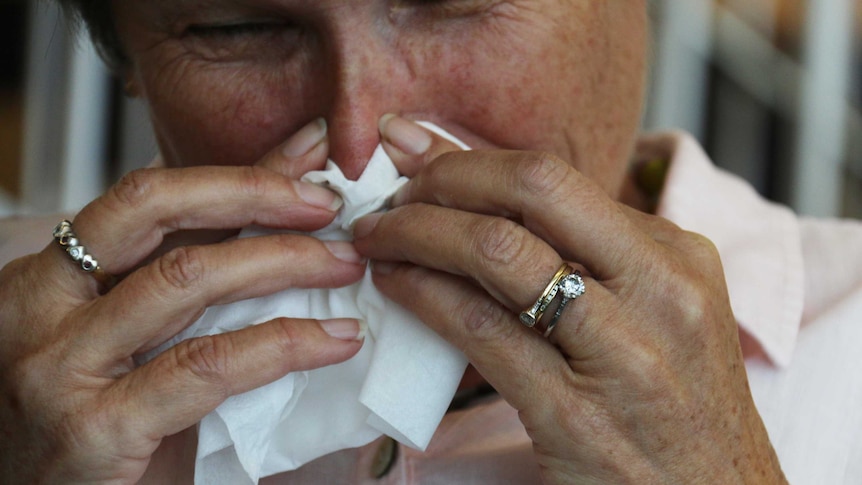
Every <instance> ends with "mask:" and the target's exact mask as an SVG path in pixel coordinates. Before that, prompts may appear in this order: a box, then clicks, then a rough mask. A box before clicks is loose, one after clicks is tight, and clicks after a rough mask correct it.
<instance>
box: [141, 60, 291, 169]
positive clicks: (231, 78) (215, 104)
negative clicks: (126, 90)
mask: <svg viewBox="0 0 862 485" xmlns="http://www.w3.org/2000/svg"><path fill="white" fill-rule="evenodd" d="M200 73H203V74H200ZM257 74H260V73H257ZM285 86H288V85H287V84H285V83H284V82H283V81H282V79H281V78H280V77H279V76H273V75H271V74H267V75H255V73H254V72H253V70H249V69H247V70H245V71H242V70H237V71H236V72H222V73H216V72H206V71H204V70H202V71H199V73H198V75H195V76H194V77H193V78H190V79H182V80H180V81H178V82H175V83H174V85H173V86H168V85H165V84H163V83H160V82H158V81H155V82H154V83H153V91H154V93H153V95H152V96H150V99H149V101H150V105H151V110H152V116H153V124H154V126H155V127H156V131H157V134H158V137H159V140H160V143H161V145H162V146H161V148H162V151H163V152H164V153H163V154H164V156H165V158H166V162H168V163H169V164H170V165H173V166H191V165H250V164H253V163H255V162H256V161H257V160H259V159H260V158H261V157H262V156H263V155H264V154H266V153H267V152H268V151H270V150H271V149H272V148H274V147H275V146H277V145H278V144H280V143H281V142H282V141H284V140H285V139H286V138H287V136H288V135H289V133H291V132H292V131H295V130H296V129H298V128H299V126H298V125H299V124H301V123H302V122H303V121H306V120H304V117H305V111H307V110H306V107H305V106H303V103H301V102H295V101H294V102H292V101H291V100H301V99H304V96H303V92H304V89H303V88H302V87H301V86H298V85H297V84H295V83H294V84H293V86H294V87H293V88H291V89H290V90H287V89H286V88H285Z"/></svg>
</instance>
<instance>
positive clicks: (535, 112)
mask: <svg viewBox="0 0 862 485" xmlns="http://www.w3.org/2000/svg"><path fill="white" fill-rule="evenodd" d="M497 50H498V49H494V48H489V47H488V46H479V47H470V48H465V49H453V50H451V51H449V53H446V54H442V55H440V56H438V57H437V58H435V59H434V61H435V62H434V63H430V64H428V65H426V66H424V67H423V71H424V72H427V78H426V79H432V80H433V81H432V82H429V83H426V85H428V86H431V87H432V88H431V90H432V94H430V95H429V99H434V100H435V104H436V106H437V107H438V108H439V107H441V106H443V107H444V108H440V109H443V110H445V112H442V113H438V114H439V115H440V116H441V117H443V118H444V119H448V120H449V121H452V122H456V123H459V124H462V125H464V126H465V127H467V128H468V129H469V130H470V131H471V132H473V133H475V134H477V135H478V136H480V137H483V138H485V139H486V140H488V141H489V142H491V143H492V144H494V145H497V146H500V147H504V148H517V149H536V150H552V149H554V147H555V145H556V142H554V141H553V140H552V138H554V137H553V136H552V133H553V131H554V130H553V127H554V126H557V127H558V126H559V125H558V124H557V121H556V120H559V119H560V116H559V115H560V113H559V112H558V110H561V109H563V106H561V105H562V104H564V102H565V100H566V99H567V98H563V97H562V96H561V93H559V92H558V86H557V83H555V82H551V83H549V82H546V81H547V80H548V79H553V77H544V76H546V74H547V65H544V66H539V65H537V63H538V62H539V61H538V60H537V59H536V58H535V57H534V56H532V55H530V54H529V53H528V52H523V51H519V50H518V49H508V50H507V52H505V53H504V52H497ZM468 53H480V54H478V55H476V54H473V55H469V54H468ZM439 100H445V102H442V103H441V102H440V101H439Z"/></svg>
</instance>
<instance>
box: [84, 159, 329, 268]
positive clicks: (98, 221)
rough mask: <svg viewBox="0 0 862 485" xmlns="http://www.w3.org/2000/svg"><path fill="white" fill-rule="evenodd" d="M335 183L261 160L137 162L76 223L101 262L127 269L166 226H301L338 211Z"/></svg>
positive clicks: (156, 242) (325, 220) (153, 244)
mask: <svg viewBox="0 0 862 485" xmlns="http://www.w3.org/2000/svg"><path fill="white" fill-rule="evenodd" d="M339 205H340V199H339V198H338V197H337V196H336V195H335V194H334V193H333V192H331V191H329V190H326V189H324V188H322V187H317V186H315V185H312V184H307V183H304V182H299V181H295V180H291V179H289V178H287V177H285V176H283V175H280V174H278V173H276V172H273V171H271V170H268V169H265V168H260V167H192V168H182V169H166V170H161V169H151V170H139V171H135V172H132V173H130V174H129V175H127V176H125V177H124V178H123V180H122V181H121V182H120V183H119V184H117V185H115V186H114V187H112V188H111V189H110V190H109V191H108V192H107V193H106V194H105V195H104V196H102V197H100V198H99V199H97V200H95V201H94V202H92V203H91V204H90V205H88V206H87V207H86V208H84V210H83V211H81V213H80V214H79V215H78V217H76V218H75V223H74V227H75V231H76V232H77V234H78V236H79V238H80V240H81V241H83V242H84V243H86V244H87V249H88V250H89V251H90V252H91V253H92V254H94V255H95V256H96V257H98V258H99V261H100V263H101V266H102V268H103V269H104V270H105V271H107V272H109V273H112V274H121V273H123V272H125V271H127V270H129V269H131V268H132V267H134V266H135V265H136V264H137V263H138V262H140V261H141V260H142V259H143V258H144V257H145V256H147V255H148V254H150V253H151V252H152V251H153V250H154V249H155V248H156V247H158V246H159V245H160V244H161V242H162V240H163V238H164V235H165V234H166V233H171V232H174V231H178V230H187V229H203V228H207V229H222V228H239V227H244V226H247V225H251V224H258V225H263V226H269V227H280V228H290V229H296V230H300V231H309V230H315V229H319V228H321V227H323V226H325V225H326V224H328V223H329V222H331V221H332V219H333V218H334V217H335V209H337V208H338V206H339Z"/></svg>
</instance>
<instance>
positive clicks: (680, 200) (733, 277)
mask: <svg viewBox="0 0 862 485" xmlns="http://www.w3.org/2000/svg"><path fill="white" fill-rule="evenodd" d="M636 158H637V159H638V161H644V160H651V159H655V158H665V159H669V160H670V164H669V168H668V172H667V177H666V179H665V182H664V187H663V189H662V192H661V195H660V196H659V200H658V205H657V208H656V213H657V214H658V215H659V216H662V217H665V218H667V219H669V220H670V221H672V222H674V223H676V224H677V225H679V226H680V227H682V228H683V229H686V230H689V231H693V232H697V233H699V234H702V235H704V236H706V237H708V238H709V239H710V240H711V241H712V242H713V243H714V244H715V246H716V248H717V249H718V252H719V255H720V256H721V261H722V265H723V267H724V273H725V278H726V280H727V285H728V291H729V293H730V302H731V307H732V309H733V313H734V315H735V316H736V319H737V322H738V323H739V326H740V328H741V330H742V331H744V332H745V333H747V334H748V336H750V337H752V338H753V339H754V340H755V341H756V342H757V343H758V344H759V345H760V347H761V348H762V349H763V351H764V352H765V353H766V355H767V356H768V357H769V358H770V360H771V361H772V362H773V363H775V364H777V365H779V366H786V365H788V364H789V363H790V359H791V357H792V355H793V349H794V347H795V346H796V339H797V336H798V333H799V325H800V322H801V319H802V305H803V291H804V290H803V288H804V281H803V265H802V243H801V238H800V232H799V223H798V221H797V218H796V216H795V215H794V214H793V213H792V212H791V211H790V210H789V209H787V208H785V207H782V206H779V205H777V204H774V203H771V202H768V201H766V200H764V199H763V198H761V197H760V196H759V195H758V194H757V193H756V192H755V191H754V190H753V189H752V188H751V186H750V185H749V184H748V183H746V182H744V181H743V180H742V179H740V178H738V177H736V176H734V175H731V174H728V173H726V172H723V171H721V170H720V169H718V168H716V167H715V166H714V165H713V164H712V162H711V161H710V160H709V158H708V157H707V155H706V154H705V153H704V152H703V150H702V149H701V147H700V145H699V144H698V142H697V141H696V140H694V138H692V137H691V136H690V135H687V134H685V133H668V134H659V135H654V136H648V137H644V138H642V139H641V140H639V142H638V147H637V154H636Z"/></svg>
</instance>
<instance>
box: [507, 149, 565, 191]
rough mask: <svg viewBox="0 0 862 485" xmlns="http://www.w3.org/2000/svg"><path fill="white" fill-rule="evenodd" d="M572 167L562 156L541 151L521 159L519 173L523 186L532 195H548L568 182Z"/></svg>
mask: <svg viewBox="0 0 862 485" xmlns="http://www.w3.org/2000/svg"><path fill="white" fill-rule="evenodd" d="M570 170H571V167H570V166H569V165H568V164H567V163H566V162H564V161H562V160H561V159H560V158H558V157H556V156H554V155H552V154H550V153H544V152H540V153H538V154H537V155H533V156H530V157H529V158H524V159H522V160H520V162H519V165H518V175H519V180H520V184H521V188H522V189H523V190H524V191H525V192H526V194H527V195H529V196H532V197H548V196H549V194H554V193H556V192H557V190H558V189H559V188H560V187H561V186H562V185H563V183H565V182H566V179H567V178H568V175H569V173H570Z"/></svg>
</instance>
